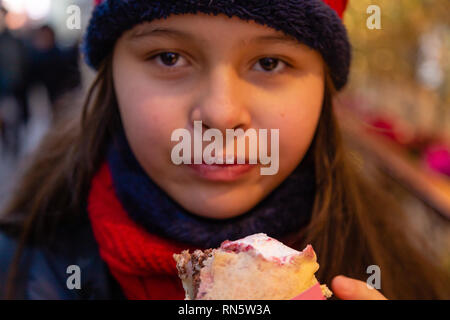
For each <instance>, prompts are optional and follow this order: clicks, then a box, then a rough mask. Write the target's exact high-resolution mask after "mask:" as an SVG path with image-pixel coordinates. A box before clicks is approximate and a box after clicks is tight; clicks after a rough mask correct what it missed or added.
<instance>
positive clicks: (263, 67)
mask: <svg viewBox="0 0 450 320" xmlns="http://www.w3.org/2000/svg"><path fill="white" fill-rule="evenodd" d="M258 65H260V69H258V68H257V69H258V71H263V72H271V73H277V72H280V70H281V71H282V70H283V67H284V66H285V65H286V63H284V62H283V61H281V60H279V59H276V58H270V57H266V58H262V59H259V61H258V63H257V64H256V66H258Z"/></svg>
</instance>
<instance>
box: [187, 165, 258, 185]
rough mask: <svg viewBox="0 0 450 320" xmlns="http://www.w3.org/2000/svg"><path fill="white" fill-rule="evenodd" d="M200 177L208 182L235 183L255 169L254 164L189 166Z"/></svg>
mask: <svg viewBox="0 0 450 320" xmlns="http://www.w3.org/2000/svg"><path fill="white" fill-rule="evenodd" d="M188 166H189V167H190V168H191V169H193V171H194V172H195V173H196V174H198V175H199V176H200V177H202V178H204V179H207V180H210V181H235V180H237V179H239V178H240V177H242V176H243V175H245V174H246V173H247V172H249V171H250V170H252V169H253V168H255V167H257V165H256V164H211V165H208V164H205V163H203V164H189V165H188Z"/></svg>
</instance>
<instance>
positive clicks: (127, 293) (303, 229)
mask: <svg viewBox="0 0 450 320" xmlns="http://www.w3.org/2000/svg"><path fill="white" fill-rule="evenodd" d="M345 6H346V1H345V0H335V1H331V0H328V1H324V2H323V1H322V0H289V1H288V0H282V1H275V0H273V1H261V0H258V1H256V0H254V1H253V0H248V1H244V0H240V1H228V0H227V1H226V0H223V1H222V0H216V1H214V0H198V1H167V0H165V1H156V0H155V1H152V0H128V1H125V0H108V1H104V2H101V3H99V4H98V6H97V7H96V9H95V11H94V14H93V17H92V19H91V22H90V25H89V28H88V31H87V35H86V39H85V45H84V52H85V56H86V59H87V62H88V63H89V64H90V65H91V66H92V67H94V68H95V69H97V70H98V75H97V78H96V79H95V81H94V83H93V85H92V87H91V88H90V90H89V93H88V96H87V99H86V102H85V104H84V108H83V109H82V111H81V112H76V111H75V112H73V113H72V114H70V115H69V116H68V117H67V119H65V120H62V122H61V123H60V124H59V125H58V126H56V127H55V128H54V129H53V130H52V132H51V133H50V134H49V135H48V136H47V137H46V139H45V140H44V141H43V143H42V144H41V146H40V148H39V150H38V151H37V153H36V155H35V157H34V159H33V161H32V162H31V164H30V165H29V168H28V169H27V170H26V172H25V174H24V176H23V179H22V181H21V182H20V184H19V187H18V189H17V192H16V194H15V195H14V197H13V199H12V200H11V202H10V203H9V206H8V207H7V209H6V213H5V215H4V217H3V220H2V222H1V226H2V230H3V232H2V234H1V238H0V239H1V242H0V251H1V259H0V260H1V268H0V270H1V273H0V275H1V276H0V287H1V288H2V289H3V288H5V289H4V290H3V291H4V294H5V295H6V297H7V298H29V299H34V298H38V299H115V298H128V299H183V298H184V291H183V288H182V286H181V281H180V280H179V279H178V277H177V273H176V269H175V263H174V260H173V258H172V254H173V253H175V252H180V251H181V250H183V249H186V248H189V249H195V248H209V247H215V246H218V245H219V244H220V243H221V242H222V241H224V240H226V239H237V238H240V237H244V236H247V235H250V234H253V233H257V232H265V233H267V234H268V235H270V236H273V237H275V238H278V239H280V240H281V241H283V242H284V243H286V244H287V245H289V246H292V247H294V248H296V249H300V250H301V249H303V248H304V247H305V246H306V244H308V243H311V244H312V245H313V247H314V249H315V251H316V253H317V255H318V259H319V262H320V265H321V267H320V270H319V272H318V274H317V276H318V279H319V280H320V282H321V283H326V284H329V285H331V287H332V290H333V291H334V294H335V296H336V297H337V298H341V299H385V298H390V299H409V298H426V299H433V298H449V297H450V292H449V286H448V283H449V277H448V274H446V273H445V272H444V271H443V270H441V269H440V263H439V261H438V260H436V259H435V252H433V250H431V249H430V248H427V246H426V242H422V243H421V244H422V246H421V249H420V250H419V249H418V248H416V247H415V246H414V245H412V243H411V242H410V241H409V240H410V239H411V238H412V236H411V229H410V228H409V227H408V226H407V223H406V221H405V217H404V216H403V215H402V213H401V211H400V209H399V207H398V206H397V205H395V203H393V202H392V201H391V200H390V199H389V198H388V197H387V196H386V195H384V194H383V193H382V192H381V191H380V190H377V188H376V187H375V186H371V185H369V184H368V183H367V182H366V180H365V179H363V178H362V176H361V175H360V174H359V173H358V172H356V170H355V169H354V167H353V164H352V163H351V162H350V161H349V159H348V157H347V153H346V151H345V149H344V146H343V144H342V142H341V136H340V132H339V127H338V124H337V122H336V119H335V116H334V113H333V105H332V104H333V103H332V98H333V97H334V96H335V94H336V93H337V92H338V91H339V90H341V89H342V88H343V87H344V86H345V84H346V82H347V76H348V72H349V65H350V45H349V42H348V38H347V34H346V31H345V27H344V26H343V24H342V22H341V18H340V17H342V14H343V11H344V9H345ZM194 121H201V122H202V125H203V128H204V129H216V130H217V131H216V132H220V133H223V134H225V132H226V130H227V129H243V130H244V131H245V130H247V129H257V130H259V129H279V141H278V142H277V145H278V148H279V170H278V172H277V174H275V175H261V174H260V170H259V169H260V168H261V167H262V165H261V164H256V165H250V164H246V165H220V164H219V165H208V164H206V163H202V164H195V165H187V164H183V165H175V164H174V163H173V161H172V159H171V154H172V149H173V147H174V146H175V143H176V142H173V141H172V140H171V137H172V133H173V132H174V131H175V130H177V129H186V130H188V131H189V132H191V133H194ZM260 142H261V141H259V143H260ZM205 146H206V145H204V146H203V147H204V148H205ZM201 151H202V150H201ZM227 156H229V155H228V154H227ZM372 265H376V266H378V267H379V268H380V271H381V288H380V291H377V290H373V289H369V288H368V287H367V286H366V283H365V281H366V280H367V278H368V276H369V275H368V274H367V273H366V270H367V268H368V267H369V266H372ZM6 269H8V270H9V272H8V273H6V271H4V270H6ZM77 270H78V271H81V273H80V275H81V278H80V281H79V282H78V281H77V280H73V279H72V280H71V279H70V278H69V276H70V275H71V274H72V273H73V272H76V271H77ZM339 275H345V276H339ZM71 289H77V290H71Z"/></svg>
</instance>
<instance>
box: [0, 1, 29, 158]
mask: <svg viewBox="0 0 450 320" xmlns="http://www.w3.org/2000/svg"><path fill="white" fill-rule="evenodd" d="M6 14H7V11H6V9H4V8H3V7H2V8H1V10H0V112H1V114H2V115H3V116H2V118H3V120H1V122H2V126H1V130H2V137H3V139H2V140H3V144H4V146H5V147H6V149H8V150H11V151H12V153H13V154H14V155H17V153H18V152H19V131H20V124H24V125H26V124H27V123H28V120H29V106H28V97H27V85H28V67H29V65H28V54H27V50H26V47H25V45H24V43H23V42H22V41H21V40H20V39H18V38H16V37H14V36H13V35H12V34H11V32H10V31H9V30H8V28H7V26H6V22H5V18H6ZM11 99H13V101H12V102H13V103H12V104H11V103H10V102H11ZM2 100H3V103H1V101H2ZM6 100H7V102H5V101H6ZM2 105H3V108H2ZM1 109H3V110H1Z"/></svg>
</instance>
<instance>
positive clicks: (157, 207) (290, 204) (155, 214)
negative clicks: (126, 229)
mask: <svg viewBox="0 0 450 320" xmlns="http://www.w3.org/2000/svg"><path fill="white" fill-rule="evenodd" d="M107 161H108V164H109V167H110V170H111V174H112V178H113V185H114V189H115V191H116V194H117V196H118V198H119V201H120V202H121V203H122V206H123V207H124V209H125V210H126V211H127V213H128V215H129V216H130V218H131V219H132V220H134V221H135V222H136V223H137V224H139V225H141V226H142V227H143V228H145V229H146V230H147V231H149V232H151V233H155V234H158V235H160V236H164V237H168V238H170V239H173V240H176V241H180V242H183V243H186V244H190V245H194V246H198V247H203V248H211V247H217V246H219V245H220V243H221V242H222V241H224V240H227V239H229V240H236V239H239V238H242V237H245V236H247V235H250V234H254V233H259V232H263V233H266V234H268V235H269V236H271V237H274V238H278V239H280V238H282V237H284V236H288V235H289V234H291V233H293V232H297V231H299V230H300V229H301V228H302V227H304V226H306V225H307V224H308V222H309V220H310V217H311V212H312V207H313V203H314V195H315V176H314V162H313V157H312V152H311V148H310V150H309V151H308V153H307V154H306V156H305V157H304V159H303V161H302V162H301V163H300V164H299V166H298V167H297V168H296V169H295V170H294V171H293V172H292V174H291V175H290V176H288V178H286V179H285V180H284V181H283V182H282V184H280V186H278V187H277V188H276V189H275V190H273V191H272V192H271V193H270V194H269V195H268V196H267V197H266V198H264V199H263V200H262V201H261V202H259V203H258V204H257V205H256V206H255V207H254V208H252V209H251V210H249V211H248V212H246V213H245V214H242V215H240V216H239V217H235V218H230V219H224V220H215V219H207V218H203V217H199V216H196V215H194V214H192V213H190V212H188V211H187V210H186V209H184V208H183V207H182V206H180V205H179V204H178V203H177V202H175V201H174V200H173V199H172V198H171V197H170V196H169V195H168V194H167V193H166V192H165V191H163V190H162V189H161V188H160V187H159V186H158V185H157V184H156V183H154V182H153V180H151V179H150V178H149V176H148V175H147V174H146V173H145V171H144V170H143V169H142V167H141V166H140V164H139V162H138V161H137V160H136V158H135V156H134V154H133V152H132V151H131V149H130V147H129V145H128V142H127V139H126V137H125V135H124V133H123V131H122V132H121V133H120V134H118V135H117V136H116V137H115V138H114V139H113V143H111V144H110V146H109V149H108V155H107Z"/></svg>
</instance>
